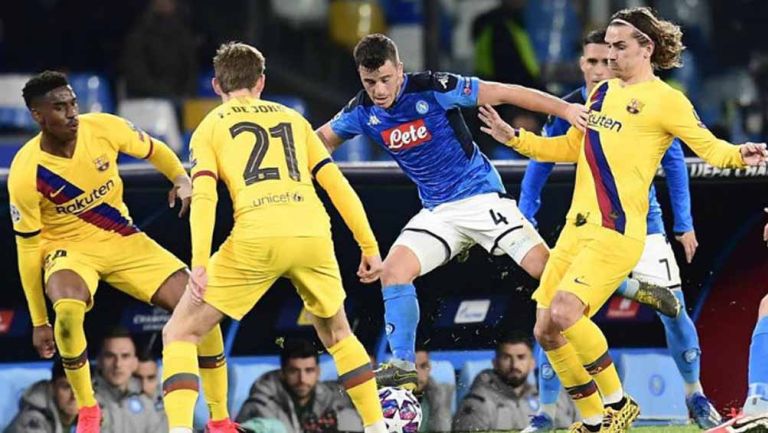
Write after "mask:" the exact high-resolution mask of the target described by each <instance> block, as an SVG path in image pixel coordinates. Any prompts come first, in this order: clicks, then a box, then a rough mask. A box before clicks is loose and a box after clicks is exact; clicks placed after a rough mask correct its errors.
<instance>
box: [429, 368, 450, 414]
mask: <svg viewBox="0 0 768 433" xmlns="http://www.w3.org/2000/svg"><path fill="white" fill-rule="evenodd" d="M430 363H431V364H432V371H431V373H430V377H432V379H434V380H435V382H437V383H447V384H450V385H452V386H453V387H454V389H455V388H456V370H454V369H453V364H451V362H450V361H436V360H431V361H430ZM454 412H456V393H455V392H454V393H453V396H452V398H451V413H454Z"/></svg>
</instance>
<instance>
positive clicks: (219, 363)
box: [152, 268, 229, 421]
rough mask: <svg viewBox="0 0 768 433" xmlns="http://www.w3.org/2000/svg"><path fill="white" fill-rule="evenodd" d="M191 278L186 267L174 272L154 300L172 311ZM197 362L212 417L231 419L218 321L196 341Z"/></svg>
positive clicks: (154, 303)
mask: <svg viewBox="0 0 768 433" xmlns="http://www.w3.org/2000/svg"><path fill="white" fill-rule="evenodd" d="M188 279H189V274H188V271H187V269H186V268H185V269H181V270H178V271H176V272H174V273H173V274H172V275H171V276H170V277H168V279H166V280H165V281H164V282H163V284H162V285H161V286H160V288H159V289H158V290H157V291H156V292H155V294H154V295H153V296H152V304H153V305H158V306H160V307H163V308H165V309H166V310H168V311H173V309H174V308H175V307H176V305H177V304H178V303H179V300H180V299H181V296H182V295H183V293H184V291H185V289H186V286H187V281H188ZM197 363H198V367H199V369H200V379H201V380H202V385H203V395H205V402H206V403H207V405H208V409H209V411H210V417H211V420H212V421H221V420H224V419H228V418H229V411H228V409H227V390H228V387H227V383H228V382H227V360H226V358H225V357H224V340H223V338H222V335H221V327H220V326H219V325H218V324H216V325H215V326H214V327H213V328H212V329H211V330H210V331H209V332H208V333H207V334H205V335H204V336H203V338H201V339H200V343H199V344H198V345H197Z"/></svg>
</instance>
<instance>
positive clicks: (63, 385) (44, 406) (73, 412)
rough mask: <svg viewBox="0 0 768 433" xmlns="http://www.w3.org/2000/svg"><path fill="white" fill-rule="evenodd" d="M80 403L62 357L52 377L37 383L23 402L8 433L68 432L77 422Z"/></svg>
mask: <svg viewBox="0 0 768 433" xmlns="http://www.w3.org/2000/svg"><path fill="white" fill-rule="evenodd" d="M75 418H77V402H76V401H75V394H74V393H73V392H72V387H70V386H69V382H67V377H66V376H65V375H64V367H62V366H61V360H60V359H56V360H55V361H54V362H53V368H52V369H51V380H41V381H39V382H36V383H34V384H33V385H32V386H30V387H29V389H27V390H26V391H25V392H24V395H22V396H21V400H20V401H19V413H18V414H17V415H16V417H15V418H14V419H13V421H11V424H10V425H9V426H8V427H7V428H6V429H5V433H68V432H70V431H71V430H72V429H73V427H74V425H75Z"/></svg>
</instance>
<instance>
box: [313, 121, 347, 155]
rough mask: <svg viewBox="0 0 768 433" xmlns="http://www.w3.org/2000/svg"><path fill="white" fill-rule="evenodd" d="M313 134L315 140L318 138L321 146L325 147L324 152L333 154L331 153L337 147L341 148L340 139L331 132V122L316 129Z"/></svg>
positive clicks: (341, 141)
mask: <svg viewBox="0 0 768 433" xmlns="http://www.w3.org/2000/svg"><path fill="white" fill-rule="evenodd" d="M315 133H316V134H317V138H319V139H320V141H321V142H322V143H323V146H325V150H327V151H328V153H333V151H334V150H336V149H338V147H339V146H341V143H343V142H344V140H343V139H342V138H341V137H339V136H338V135H337V134H336V133H335V132H333V128H332V127H331V121H328V122H326V123H325V125H323V126H321V127H320V128H318V129H317V130H316V131H315Z"/></svg>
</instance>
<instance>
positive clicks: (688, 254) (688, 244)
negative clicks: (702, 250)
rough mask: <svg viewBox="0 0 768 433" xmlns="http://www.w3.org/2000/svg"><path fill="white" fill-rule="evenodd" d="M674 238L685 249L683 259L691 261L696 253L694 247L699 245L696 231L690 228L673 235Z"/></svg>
mask: <svg viewBox="0 0 768 433" xmlns="http://www.w3.org/2000/svg"><path fill="white" fill-rule="evenodd" d="M675 239H677V241H678V242H680V243H681V244H682V245H683V249H684V250H685V261H686V262H688V263H691V262H692V261H693V256H694V255H695V254H696V248H698V247H699V241H698V240H697V239H696V232H695V231H693V230H691V231H689V232H685V233H683V234H681V235H675Z"/></svg>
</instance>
